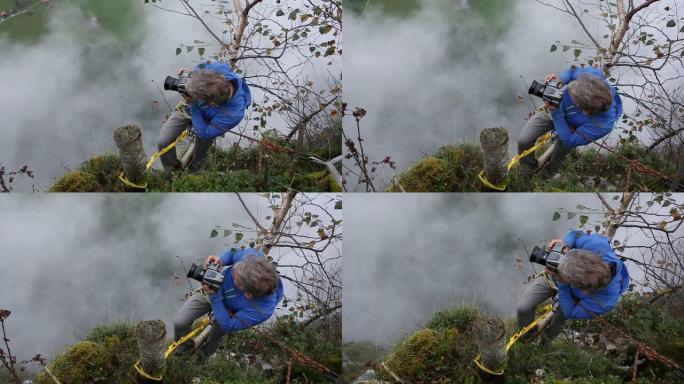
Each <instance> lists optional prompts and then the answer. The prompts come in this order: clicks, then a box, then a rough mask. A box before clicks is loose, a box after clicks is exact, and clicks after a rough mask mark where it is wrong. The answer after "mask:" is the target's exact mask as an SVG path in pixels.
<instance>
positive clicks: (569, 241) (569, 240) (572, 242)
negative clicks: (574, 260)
mask: <svg viewBox="0 0 684 384" xmlns="http://www.w3.org/2000/svg"><path fill="white" fill-rule="evenodd" d="M585 235H586V233H584V232H582V231H580V230H578V229H573V230H572V231H570V232H568V233H567V234H565V236H563V242H564V243H565V245H567V246H568V249H573V248H577V239H579V238H580V237H582V236H585Z"/></svg>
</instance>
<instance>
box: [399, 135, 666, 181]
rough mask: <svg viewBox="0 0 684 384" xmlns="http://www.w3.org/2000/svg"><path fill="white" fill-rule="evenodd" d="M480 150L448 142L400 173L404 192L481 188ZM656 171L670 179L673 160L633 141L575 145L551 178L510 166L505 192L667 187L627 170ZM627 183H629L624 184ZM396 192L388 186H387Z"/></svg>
mask: <svg viewBox="0 0 684 384" xmlns="http://www.w3.org/2000/svg"><path fill="white" fill-rule="evenodd" d="M482 156H483V155H482V151H481V150H480V148H479V147H477V146H476V145H473V144H460V145H447V146H444V147H442V148H440V149H439V150H438V151H437V152H435V153H434V154H433V155H430V156H428V157H426V158H424V159H422V160H420V161H419V162H417V163H415V164H414V165H412V166H411V167H409V168H408V169H407V170H406V171H404V172H402V173H401V174H400V175H399V182H400V183H401V185H402V186H403V187H404V189H406V191H407V192H427V191H432V192H478V191H481V190H483V186H482V183H481V182H480V181H479V179H478V177H477V176H478V174H479V173H480V171H481V170H482V167H483V159H482ZM632 160H636V161H638V162H639V163H641V164H643V165H645V166H647V167H649V168H652V169H655V170H658V171H659V172H660V173H663V174H664V175H666V176H667V177H668V178H670V179H673V178H674V175H675V173H676V169H675V164H673V162H671V161H668V157H667V156H666V155H664V154H660V153H658V152H653V151H651V152H649V151H648V150H647V149H646V148H644V147H642V146H638V145H634V144H625V145H620V146H619V147H618V148H617V150H616V153H607V152H606V151H604V150H601V151H600V152H599V151H597V150H596V149H595V148H589V149H586V150H581V151H580V150H575V151H573V152H572V153H571V154H570V155H568V157H567V158H566V160H565V162H564V163H563V166H562V167H561V169H560V170H559V172H558V175H556V177H554V178H551V179H543V178H541V177H540V176H539V175H532V176H531V177H528V176H525V175H522V174H521V173H520V172H519V168H518V167H515V168H513V169H512V170H511V172H510V173H509V174H508V176H507V180H506V185H507V189H506V190H507V191H509V192H530V191H531V192H592V191H596V190H599V191H622V190H627V189H628V190H640V191H666V190H669V188H670V186H669V185H667V184H666V183H665V182H664V181H663V180H662V179H660V178H659V177H656V176H654V175H651V174H647V173H641V172H639V171H637V170H634V169H633V170H632V171H631V172H630V168H631V161H632ZM628 182H629V185H628ZM388 190H389V191H391V192H397V191H398V188H397V187H395V186H392V187H390V188H389V189H388Z"/></svg>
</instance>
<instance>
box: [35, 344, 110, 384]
mask: <svg viewBox="0 0 684 384" xmlns="http://www.w3.org/2000/svg"><path fill="white" fill-rule="evenodd" d="M108 369H109V356H108V353H107V349H106V348H105V347H104V346H102V345H100V344H97V343H94V342H92V341H81V342H79V343H76V344H74V345H73V346H72V347H71V348H69V349H68V350H67V351H66V352H64V353H63V354H62V355H60V356H58V357H57V358H56V359H55V360H54V361H53V362H52V364H50V370H51V371H52V373H53V374H54V375H55V376H57V377H58V378H59V379H60V381H62V382H64V383H88V382H94V381H102V379H104V378H105V377H106V376H107V371H108ZM36 382H37V383H38V384H43V383H45V384H47V383H51V380H50V379H49V378H47V377H46V376H45V375H44V374H41V375H40V376H39V377H38V378H37V379H36Z"/></svg>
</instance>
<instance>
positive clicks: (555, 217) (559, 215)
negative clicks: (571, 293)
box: [553, 212, 561, 221]
mask: <svg viewBox="0 0 684 384" xmlns="http://www.w3.org/2000/svg"><path fill="white" fill-rule="evenodd" d="M560 218H561V214H560V213H558V212H554V213H553V221H556V220H558V219H560Z"/></svg>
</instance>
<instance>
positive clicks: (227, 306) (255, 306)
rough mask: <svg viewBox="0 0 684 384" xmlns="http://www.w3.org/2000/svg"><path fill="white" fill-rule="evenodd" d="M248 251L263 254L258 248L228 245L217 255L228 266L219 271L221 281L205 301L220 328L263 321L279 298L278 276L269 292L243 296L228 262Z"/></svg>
mask: <svg viewBox="0 0 684 384" xmlns="http://www.w3.org/2000/svg"><path fill="white" fill-rule="evenodd" d="M249 255H253V256H256V257H264V254H263V253H262V252H260V251H257V250H256V249H253V248H247V249H239V250H236V249H231V250H229V251H227V252H225V253H224V254H223V255H221V261H222V262H223V265H224V266H225V267H228V268H226V269H225V270H224V271H223V275H224V276H225V278H224V280H223V285H222V286H221V288H220V289H219V291H218V292H217V293H216V294H214V295H211V296H209V301H210V302H211V310H212V312H214V318H215V320H216V322H217V323H218V325H219V326H220V327H221V330H222V331H223V332H235V331H239V330H242V329H247V328H250V327H253V326H255V325H257V324H260V323H263V322H264V321H266V320H268V318H269V317H271V315H272V314H273V312H274V311H275V307H276V305H278V303H279V302H280V301H281V300H282V299H283V283H282V282H281V281H280V279H278V286H277V288H276V291H275V292H274V293H273V294H271V295H270V296H265V297H259V298H254V299H252V300H249V299H247V298H246V297H245V294H244V292H242V291H241V290H240V289H238V288H237V287H236V286H235V281H234V280H233V276H232V275H231V273H230V272H231V271H232V270H233V268H232V266H233V264H235V263H237V262H238V261H241V260H242V259H244V258H245V257H247V256H249Z"/></svg>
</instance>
